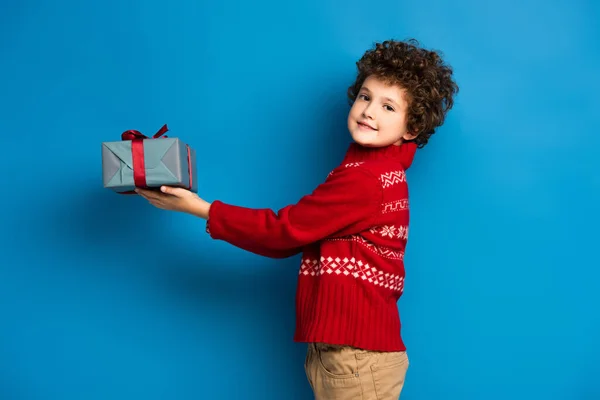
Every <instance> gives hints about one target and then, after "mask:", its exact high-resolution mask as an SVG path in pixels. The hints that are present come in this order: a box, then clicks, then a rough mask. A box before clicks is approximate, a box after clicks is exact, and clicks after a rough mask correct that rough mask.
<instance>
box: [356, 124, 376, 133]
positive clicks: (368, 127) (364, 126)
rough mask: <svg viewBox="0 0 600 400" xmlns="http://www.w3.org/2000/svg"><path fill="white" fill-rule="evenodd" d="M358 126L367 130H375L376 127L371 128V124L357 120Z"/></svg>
mask: <svg viewBox="0 0 600 400" xmlns="http://www.w3.org/2000/svg"><path fill="white" fill-rule="evenodd" d="M357 124H358V127H359V128H361V129H366V130H369V131H376V130H377V129H375V128H373V127H372V126H371V125H369V124H367V123H366V122H357Z"/></svg>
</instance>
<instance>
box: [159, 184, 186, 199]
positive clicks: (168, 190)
mask: <svg viewBox="0 0 600 400" xmlns="http://www.w3.org/2000/svg"><path fill="white" fill-rule="evenodd" d="M160 191H161V192H163V193H166V194H170V195H172V196H176V197H181V196H182V195H183V193H184V192H185V190H184V189H182V188H176V187H170V186H161V187H160Z"/></svg>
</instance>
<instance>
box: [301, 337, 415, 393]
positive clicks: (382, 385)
mask: <svg viewBox="0 0 600 400" xmlns="http://www.w3.org/2000/svg"><path fill="white" fill-rule="evenodd" d="M304 369H305V370H306V377H307V378H308V382H309V383H310V386H311V388H312V390H313V393H314V395H315V400H398V399H399V398H400V393H401V392H402V387H403V386H404V378H405V376H406V371H407V369H408V356H407V354H406V352H404V351H401V352H377V351H367V350H360V349H356V348H353V347H348V346H330V345H326V344H318V343H317V344H315V343H310V344H309V345H308V351H307V354H306V361H305V363H304Z"/></svg>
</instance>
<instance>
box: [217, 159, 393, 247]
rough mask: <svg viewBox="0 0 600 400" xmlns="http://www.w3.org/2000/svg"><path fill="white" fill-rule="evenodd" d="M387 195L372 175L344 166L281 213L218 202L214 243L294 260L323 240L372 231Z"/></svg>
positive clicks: (362, 170)
mask: <svg viewBox="0 0 600 400" xmlns="http://www.w3.org/2000/svg"><path fill="white" fill-rule="evenodd" d="M381 197H382V187H381V184H380V183H379V181H378V180H377V179H376V177H375V176H374V175H372V174H371V173H370V172H369V171H366V170H364V169H362V168H360V167H353V168H344V169H340V170H339V171H336V173H334V174H332V175H331V176H330V177H329V178H328V179H327V181H326V182H325V183H323V184H321V185H319V186H318V187H317V188H316V189H315V190H314V191H313V192H312V193H311V194H309V195H307V196H304V197H302V198H301V199H300V201H299V202H298V203H296V204H294V205H289V206H287V207H284V208H282V209H281V210H279V211H278V212H274V211H273V210H270V209H252V208H245V207H239V206H234V205H230V204H225V203H224V202H222V201H214V202H213V203H212V204H211V205H210V208H209V211H208V227H209V232H210V235H211V237H212V238H214V239H218V240H224V241H226V242H228V243H230V244H232V245H234V246H236V247H239V248H241V249H244V250H247V251H250V252H253V253H256V254H261V255H267V256H269V257H277V258H281V257H288V256H291V255H293V254H296V253H298V252H299V251H301V249H302V248H303V247H304V246H306V245H308V244H311V243H314V242H316V241H319V240H321V239H324V238H327V237H332V236H344V235H350V234H353V233H357V232H360V231H362V230H364V229H366V228H368V227H369V226H371V224H372V221H373V219H374V218H375V217H376V216H377V215H378V214H379V211H380V204H381Z"/></svg>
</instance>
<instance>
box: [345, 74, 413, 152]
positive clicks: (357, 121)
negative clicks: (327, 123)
mask: <svg viewBox="0 0 600 400" xmlns="http://www.w3.org/2000/svg"><path fill="white" fill-rule="evenodd" d="M407 110H408V102H407V101H406V91H405V90H404V89H402V88H401V87H400V86H398V85H390V84H388V83H386V82H384V81H383V80H381V79H378V78H376V77H373V76H369V77H368V78H367V79H365V82H364V83H363V85H362V87H361V89H360V92H359V93H358V96H357V97H356V100H355V101H354V104H353V105H352V108H351V109H350V112H349V114H348V130H349V131H350V135H351V136H352V139H353V140H354V141H355V142H356V143H358V144H360V145H362V146H365V147H384V146H389V145H396V146H399V145H401V144H402V143H403V142H404V141H406V140H411V139H414V136H413V135H411V134H409V133H408V132H407V129H406V114H407Z"/></svg>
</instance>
